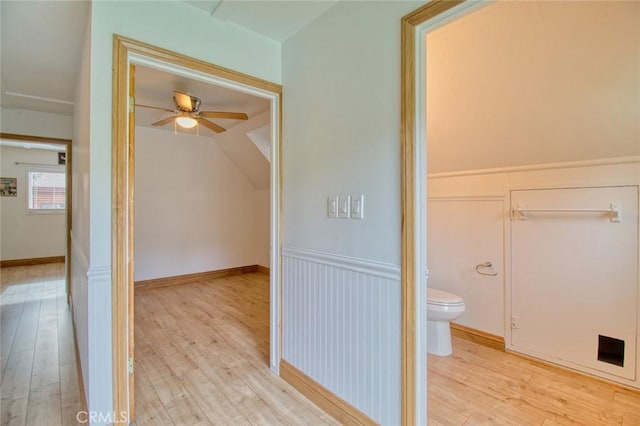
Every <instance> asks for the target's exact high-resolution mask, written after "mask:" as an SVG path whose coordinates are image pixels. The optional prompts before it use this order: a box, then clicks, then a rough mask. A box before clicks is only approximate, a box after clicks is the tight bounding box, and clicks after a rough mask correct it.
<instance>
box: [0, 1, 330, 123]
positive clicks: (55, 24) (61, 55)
mask: <svg viewBox="0 0 640 426" xmlns="http://www.w3.org/2000/svg"><path fill="white" fill-rule="evenodd" d="M184 1H185V3H186V4H187V5H189V6H192V7H197V8H198V9H200V10H202V13H207V14H209V15H210V16H211V19H219V20H223V21H227V22H231V23H234V24H236V25H239V26H242V27H245V28H247V29H248V30H251V31H254V32H256V33H258V34H261V35H263V36H265V37H268V38H271V39H273V40H275V41H278V42H281V41H284V40H286V39H287V38H288V37H290V36H291V35H293V34H294V33H296V32H297V31H298V30H300V29H301V28H302V27H304V26H305V25H307V24H308V23H309V22H311V21H312V20H314V19H315V18H317V17H318V16H319V15H320V14H322V13H324V12H325V11H326V10H327V9H329V8H330V7H331V6H333V5H334V4H335V3H336V1H337V0H327V1H314V0H298V1H272V0H259V1H255V0H254V1H239V0H206V1H199V0H184ZM88 13H89V1H88V0H75V1H62V0H57V1H52V0H47V1H26V0H22V1H14V0H2V1H0V15H1V23H2V25H1V26H0V27H1V28H0V40H1V45H0V47H1V51H0V52H1V55H2V56H1V61H0V62H1V79H2V81H1V82H0V85H1V88H2V91H1V95H0V103H1V104H2V107H3V108H17V109H26V110H32V111H42V112H49V113H54V114H63V115H72V114H73V102H74V99H75V88H76V80H77V75H78V71H79V69H80V59H81V53H82V43H83V40H84V31H85V25H86V23H87V20H88ZM156 77H158V78H157V79H156V80H153V82H145V81H144V80H143V79H142V78H140V79H139V80H138V82H139V84H140V88H139V92H140V94H141V95H142V96H147V97H148V98H149V101H150V102H151V101H153V102H163V101H164V105H165V106H167V107H170V108H172V107H173V105H172V103H171V93H170V92H171V90H174V89H175V87H176V85H182V86H184V87H186V88H184V89H182V90H186V91H190V92H193V93H192V94H196V95H197V96H199V97H201V98H202V99H203V106H204V107H206V108H207V109H210V108H214V107H215V108H218V109H222V110H227V111H229V110H237V109H239V108H243V107H245V108H248V109H249V110H251V108H256V109H259V108H258V106H253V107H250V106H247V105H243V102H244V103H245V104H246V99H242V97H240V98H238V97H234V96H233V94H232V93H233V92H230V91H226V92H225V91H220V90H218V89H216V88H215V86H211V85H206V86H207V87H203V86H201V85H199V84H196V83H195V82H192V83H188V82H185V81H176V78H175V76H173V77H170V76H169V77H167V76H165V77H167V78H168V80H167V81H162V78H161V77H160V76H156ZM177 80H179V79H177ZM205 100H206V102H205ZM154 105H155V104H154ZM143 118H144V117H141V119H143ZM220 124H221V125H223V126H224V124H222V123H220Z"/></svg>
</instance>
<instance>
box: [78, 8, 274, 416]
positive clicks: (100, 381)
mask: <svg viewBox="0 0 640 426" xmlns="http://www.w3.org/2000/svg"><path fill="white" fill-rule="evenodd" d="M91 7H92V11H91V46H90V62H89V71H88V72H89V75H90V83H89V98H88V99H89V101H88V105H87V108H86V109H85V111H87V113H88V123H89V128H88V139H86V140H88V144H89V145H88V146H89V152H88V160H89V161H88V163H87V164H86V165H85V167H84V168H83V169H82V170H83V171H88V172H89V179H88V181H86V182H84V183H86V184H88V186H87V187H86V188H84V190H85V198H84V200H86V201H88V210H84V211H83V212H84V213H85V214H87V213H88V215H87V216H86V217H88V218H89V228H88V230H89V239H88V240H87V241H89V243H90V247H89V249H88V250H83V252H84V254H85V255H86V256H87V257H88V259H87V261H88V266H89V281H92V280H93V283H92V282H89V284H88V287H89V288H90V289H91V290H92V293H90V294H89V296H90V297H89V298H88V301H87V305H86V309H85V310H86V312H87V313H88V320H87V323H88V324H90V325H95V327H96V328H95V329H94V330H90V331H89V333H88V337H89V346H90V348H89V352H90V354H91V353H93V354H95V358H93V361H90V362H89V367H88V369H89V372H90V374H91V380H92V383H91V386H92V390H91V392H89V391H87V392H88V393H90V394H91V401H92V402H91V405H90V406H91V407H92V409H94V410H95V411H101V412H103V413H109V412H110V411H111V407H112V406H113V393H112V380H113V377H112V369H111V365H112V364H111V363H112V346H111V342H112V338H111V319H112V318H111V317H112V315H111V308H110V307H111V289H112V284H113V283H112V278H111V272H110V271H111V215H112V204H111V177H112V176H111V147H112V135H111V123H112V117H111V112H112V57H113V35H114V34H120V35H123V36H127V37H130V38H133V39H136V40H139V41H143V42H146V43H150V44H152V45H155V46H159V47H162V48H165V49H169V50H172V51H175V52H179V53H183V54H186V55H189V56H191V57H194V58H198V59H201V60H204V61H207V62H211V63H214V64H217V65H221V66H224V67H227V68H231V69H234V70H237V71H240V72H244V73H247V74H251V75H254V76H256V77H260V78H263V79H266V80H270V81H273V82H276V83H279V82H280V45H279V44H278V43H276V42H274V41H272V40H269V39H266V38H264V37H261V36H259V35H257V34H255V33H252V32H250V31H248V30H244V29H242V28H240V27H238V26H236V25H233V24H230V23H223V22H220V21H217V20H215V19H212V18H211V17H210V16H209V14H208V13H206V12H204V11H202V10H199V9H197V8H194V7H191V6H189V5H187V4H185V3H183V2H181V1H177V0H175V1H149V2H147V1H144V2H141V1H140V2H139V1H135V2H109V1H99V2H92V4H91ZM150 17H153V18H152V19H150ZM176 22H188V23H189V31H187V32H181V31H174V30H173V29H174V28H175V27H176ZM84 130H86V128H83V131H84ZM79 208H82V207H81V206H79ZM78 309H80V308H78ZM83 309H84V308H83ZM86 380H87V379H86V378H85V381H86ZM105 415H106V414H105Z"/></svg>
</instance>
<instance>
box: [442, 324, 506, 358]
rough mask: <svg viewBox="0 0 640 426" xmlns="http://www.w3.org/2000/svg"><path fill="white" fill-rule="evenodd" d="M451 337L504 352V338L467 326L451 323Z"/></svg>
mask: <svg viewBox="0 0 640 426" xmlns="http://www.w3.org/2000/svg"><path fill="white" fill-rule="evenodd" d="M451 335H452V336H455V337H459V338H461V339H464V340H469V341H471V342H474V343H477V344H479V345H482V346H487V347H489V348H491V349H495V350H498V351H502V352H504V337H502V336H498V335H495V334H491V333H487V332H485V331H482V330H478V329H475V328H471V327H467V326H465V325H461V324H456V323H454V322H452V323H451Z"/></svg>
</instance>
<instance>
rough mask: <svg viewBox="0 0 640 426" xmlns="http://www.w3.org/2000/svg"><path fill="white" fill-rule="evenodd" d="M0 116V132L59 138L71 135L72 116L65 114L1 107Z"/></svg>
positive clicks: (67, 137)
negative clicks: (0, 112)
mask: <svg viewBox="0 0 640 426" xmlns="http://www.w3.org/2000/svg"><path fill="white" fill-rule="evenodd" d="M1 118H2V120H0V126H1V128H2V133H13V134H16V135H26V136H39V137H43V138H59V139H71V136H72V135H73V118H72V117H71V116H67V115H61V114H51V113H47V112H40V111H30V110H25V109H14V108H2V117H1Z"/></svg>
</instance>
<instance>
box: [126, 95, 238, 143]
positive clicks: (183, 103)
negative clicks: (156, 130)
mask: <svg viewBox="0 0 640 426" xmlns="http://www.w3.org/2000/svg"><path fill="white" fill-rule="evenodd" d="M173 102H174V104H175V105H176V109H175V110H170V109H167V108H159V107H155V106H151V105H140V104H136V106H139V107H142V108H151V109H159V110H161V111H166V112H170V113H173V115H172V116H171V117H167V118H163V119H162V120H159V121H156V122H155V123H151V125H152V126H156V127H159V126H164V125H166V124H169V123H171V122H174V123H175V124H178V125H179V126H180V127H184V128H186V129H191V128H192V127H195V126H196V125H197V124H201V125H203V126H204V127H206V128H207V129H209V130H212V131H214V132H216V133H222V132H224V131H225V130H227V129H225V128H224V127H222V126H220V125H218V124H216V123H214V122H213V121H210V120H207V119H208V118H225V119H232V120H247V119H248V118H249V117H248V116H247V114H245V113H243V112H225V111H200V103H201V100H200V98H198V97H196V96H192V95H188V94H186V93H182V92H176V91H174V92H173Z"/></svg>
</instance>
